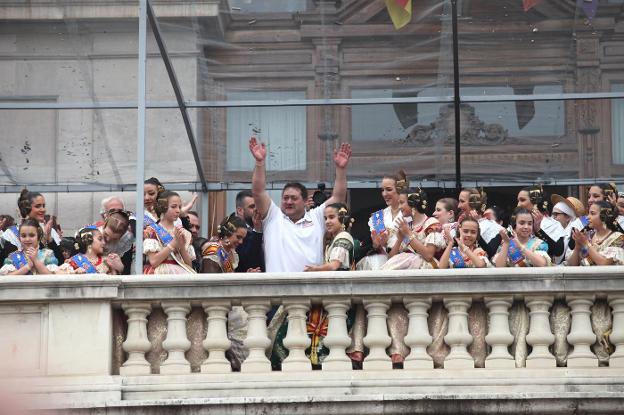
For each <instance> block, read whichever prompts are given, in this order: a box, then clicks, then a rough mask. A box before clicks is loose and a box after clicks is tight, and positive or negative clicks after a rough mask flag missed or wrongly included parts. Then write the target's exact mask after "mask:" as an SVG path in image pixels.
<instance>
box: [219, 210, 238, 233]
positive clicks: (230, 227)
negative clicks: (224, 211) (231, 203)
mask: <svg viewBox="0 0 624 415" xmlns="http://www.w3.org/2000/svg"><path fill="white" fill-rule="evenodd" d="M236 217H237V216H236V214H235V213H232V214H231V215H230V216H228V217H227V218H225V219H224V220H223V222H221V223H220V224H219V226H217V233H218V234H219V237H221V238H225V237H228V236H230V235H232V234H233V233H234V232H236V225H234V223H233V220H234V218H236Z"/></svg>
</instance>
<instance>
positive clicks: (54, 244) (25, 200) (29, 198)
mask: <svg viewBox="0 0 624 415" xmlns="http://www.w3.org/2000/svg"><path fill="white" fill-rule="evenodd" d="M17 207H18V208H19V214H20V216H21V217H22V220H24V219H27V218H30V219H35V220H36V221H37V223H39V226H40V227H41V229H42V230H43V237H42V238H41V240H40V242H39V247H40V248H48V249H50V250H52V251H53V252H54V256H55V257H56V260H57V261H58V262H59V263H62V262H63V261H64V260H65V258H64V257H63V252H62V250H61V245H60V244H61V236H60V235H59V234H58V232H57V231H56V229H54V226H55V225H56V223H55V222H56V217H54V216H53V217H51V218H50V219H49V220H47V221H46V220H45V218H46V201H45V198H44V197H43V195H42V194H41V193H38V192H29V191H28V190H26V189H24V190H22V192H21V193H20V196H19V199H18V200H17ZM2 239H3V240H2V243H1V244H0V245H2V247H3V248H2V251H1V253H0V261H3V260H4V259H5V258H7V257H8V256H9V254H10V253H11V252H13V251H19V250H21V249H22V246H21V243H20V240H19V231H18V226H17V225H15V226H12V227H10V228H8V229H6V230H5V232H4V233H3V234H2Z"/></svg>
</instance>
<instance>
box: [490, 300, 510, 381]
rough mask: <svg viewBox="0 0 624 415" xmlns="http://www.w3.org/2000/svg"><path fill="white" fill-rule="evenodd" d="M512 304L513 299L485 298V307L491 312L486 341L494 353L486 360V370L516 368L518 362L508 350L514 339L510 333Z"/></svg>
mask: <svg viewBox="0 0 624 415" xmlns="http://www.w3.org/2000/svg"><path fill="white" fill-rule="evenodd" d="M511 304H512V298H511V297H485V305H486V306H487V308H488V309H489V310H490V327H489V328H488V334H487V336H485V341H486V342H487V344H489V345H490V346H491V347H492V353H490V355H489V356H488V357H487V358H486V359H485V367H486V368H495V369H504V368H514V367H516V362H515V360H514V358H513V356H512V355H511V354H510V353H509V350H508V349H507V348H508V347H509V345H511V344H512V343H513V339H514V337H513V336H512V335H511V332H510V331H509V307H511Z"/></svg>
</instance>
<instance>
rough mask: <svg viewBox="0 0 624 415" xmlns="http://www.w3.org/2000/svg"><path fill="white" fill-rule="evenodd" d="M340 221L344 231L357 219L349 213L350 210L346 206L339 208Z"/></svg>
mask: <svg viewBox="0 0 624 415" xmlns="http://www.w3.org/2000/svg"><path fill="white" fill-rule="evenodd" d="M338 221H340V224H341V226H342V230H343V231H344V230H346V229H347V228H350V227H351V226H353V224H354V223H355V219H353V218H352V217H351V216H350V215H349V211H348V210H347V208H346V207H344V206H343V207H341V208H340V209H338Z"/></svg>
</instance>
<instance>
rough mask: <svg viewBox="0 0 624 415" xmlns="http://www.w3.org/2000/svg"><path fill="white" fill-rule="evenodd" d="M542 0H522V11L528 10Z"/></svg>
mask: <svg viewBox="0 0 624 415" xmlns="http://www.w3.org/2000/svg"><path fill="white" fill-rule="evenodd" d="M541 1H542V0H522V6H523V7H524V11H525V12H528V11H529V10H531V9H532V8H533V7H535V6H537V5H538V3H540V2H541Z"/></svg>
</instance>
